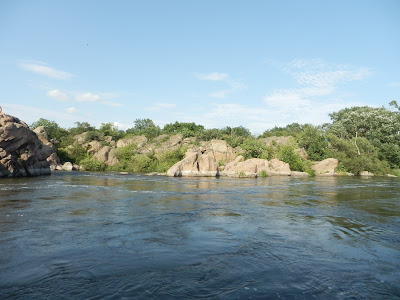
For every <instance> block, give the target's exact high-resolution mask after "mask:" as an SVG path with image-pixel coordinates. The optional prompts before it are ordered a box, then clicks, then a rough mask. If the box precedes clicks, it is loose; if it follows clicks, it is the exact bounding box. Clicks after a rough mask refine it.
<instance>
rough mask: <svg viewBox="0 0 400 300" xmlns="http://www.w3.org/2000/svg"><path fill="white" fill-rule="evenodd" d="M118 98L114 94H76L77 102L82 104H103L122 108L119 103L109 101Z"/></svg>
mask: <svg viewBox="0 0 400 300" xmlns="http://www.w3.org/2000/svg"><path fill="white" fill-rule="evenodd" d="M115 97H117V96H116V95H115V94H113V93H90V92H85V93H75V100H76V101H77V102H81V103H85V102H87V103H101V104H104V105H107V106H113V107H121V106H122V105H121V104H120V103H117V102H113V101H110V100H109V99H112V98H115Z"/></svg>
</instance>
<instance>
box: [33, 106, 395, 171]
mask: <svg viewBox="0 0 400 300" xmlns="http://www.w3.org/2000/svg"><path fill="white" fill-rule="evenodd" d="M390 106H391V107H392V109H386V108H384V107H380V108H375V107H368V106H361V107H351V108H345V109H342V110H339V111H337V112H333V113H331V114H330V117H331V120H332V122H331V123H328V124H324V125H322V126H314V125H311V124H303V125H302V124H298V123H292V124H289V125H287V126H285V127H274V128H272V129H270V130H267V131H265V132H264V133H263V134H262V135H261V136H260V137H259V138H255V137H254V136H252V135H251V132H250V131H249V130H248V129H247V128H245V127H243V126H237V127H230V126H226V127H224V128H221V129H217V128H211V129H206V128H205V127H204V126H203V125H199V124H196V123H194V122H174V123H169V124H166V125H165V126H164V127H163V128H160V127H159V126H158V125H156V124H155V123H154V122H153V121H152V120H151V119H148V118H144V119H136V120H135V121H134V126H133V127H132V128H130V129H128V130H126V131H122V130H119V129H118V128H117V126H115V124H114V123H102V124H101V126H100V128H99V129H97V128H96V127H94V126H92V125H90V124H89V123H88V122H76V123H75V125H76V126H75V127H72V128H70V129H68V130H66V129H63V128H61V127H60V126H59V125H58V124H57V123H56V122H54V121H49V120H46V119H43V118H41V119H39V120H38V121H36V122H34V123H32V125H31V128H33V129H34V128H37V127H39V126H44V127H45V129H46V132H47V134H48V136H49V140H50V141H51V142H52V143H53V144H54V145H55V146H56V148H57V153H58V155H59V157H60V158H61V160H62V161H71V162H74V163H78V164H79V163H82V164H84V165H87V166H88V168H91V169H95V170H101V169H103V166H101V165H100V164H98V162H96V161H94V160H93V157H92V156H90V155H89V154H88V149H89V148H90V145H88V143H89V142H91V141H94V140H96V141H98V142H100V143H101V144H102V145H103V146H106V145H107V146H113V145H115V143H114V142H116V141H118V139H121V138H124V137H127V136H132V135H144V136H146V137H147V139H148V140H149V142H151V141H152V140H153V139H154V138H155V137H157V136H160V135H161V134H164V135H166V136H165V140H164V139H159V140H158V141H157V143H162V142H163V141H166V140H168V136H171V135H175V134H182V136H183V137H184V138H188V137H191V138H193V139H191V140H190V141H191V142H193V143H196V144H199V143H201V142H202V141H210V140H212V139H222V140H225V141H226V142H227V143H228V144H229V145H230V146H232V147H233V148H236V150H237V151H238V153H241V154H242V155H243V156H244V157H245V158H246V159H247V158H266V159H272V158H278V159H280V160H282V161H285V162H287V163H289V164H290V167H291V169H292V170H299V171H302V170H303V171H307V172H310V170H311V165H312V163H313V161H319V160H323V159H325V158H328V157H333V158H337V159H338V160H339V167H338V169H339V170H341V171H343V172H352V173H355V174H357V173H359V172H361V171H364V170H367V171H371V172H374V173H377V174H385V173H387V172H389V171H390V169H392V170H397V169H399V170H398V171H393V172H397V173H396V174H399V175H400V107H399V105H398V104H397V102H396V101H392V102H391V103H390ZM77 135H81V136H77ZM110 136H111V137H112V138H111V139H110V138H109V137H110ZM271 136H291V137H292V138H290V139H289V142H288V143H287V144H286V145H280V144H279V143H271V144H268V146H267V145H266V141H265V140H263V139H262V138H267V137H271ZM299 148H303V149H304V150H305V152H306V155H305V153H304V151H302V149H299ZM117 150H118V151H117V152H118V158H119V160H120V162H121V164H120V165H118V166H117V168H120V169H121V170H128V169H129V170H140V171H150V170H156V171H160V172H161V171H162V172H163V171H165V170H166V169H167V168H168V167H169V166H170V165H171V164H172V163H175V162H177V161H178V160H179V159H181V158H182V157H183V156H184V152H185V148H184V147H183V146H182V147H181V148H179V149H178V150H174V151H172V152H168V153H164V154H161V155H155V154H154V152H151V151H150V152H149V153H146V154H143V153H141V152H140V149H136V148H135V146H134V145H132V146H129V147H125V148H124V149H117ZM300 154H301V155H300Z"/></svg>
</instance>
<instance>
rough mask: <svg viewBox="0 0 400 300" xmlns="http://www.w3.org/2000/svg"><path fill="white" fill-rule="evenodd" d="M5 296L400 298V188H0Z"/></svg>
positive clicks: (138, 181) (37, 181)
mask: <svg viewBox="0 0 400 300" xmlns="http://www.w3.org/2000/svg"><path fill="white" fill-rule="evenodd" d="M0 298H1V299H197V298H203V299H396V298H397V299H399V298H400V179H398V178H384V177H379V178H378V177H376V178H358V177H343V178H342V177H340V178H339V177H335V178H328V177H325V178H312V179H301V178H297V179H296V178H290V177H269V178H258V179H233V178H218V179H216V178H167V177H147V176H144V175H141V174H130V175H126V176H123V175H118V174H116V173H83V172H74V173H55V174H53V175H51V176H48V177H37V178H18V179H1V180H0Z"/></svg>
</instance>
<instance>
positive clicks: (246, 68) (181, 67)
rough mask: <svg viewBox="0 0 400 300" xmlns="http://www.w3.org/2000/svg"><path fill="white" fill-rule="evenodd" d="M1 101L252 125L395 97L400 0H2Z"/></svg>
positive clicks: (34, 108) (323, 115)
mask: <svg viewBox="0 0 400 300" xmlns="http://www.w3.org/2000/svg"><path fill="white" fill-rule="evenodd" d="M0 78H1V88H0V105H1V106H2V107H3V110H4V111H5V112H6V113H9V114H12V115H15V116H17V117H19V118H20V119H22V120H24V121H25V122H27V123H28V124H29V123H32V122H33V121H36V120H38V119H39V118H41V117H42V118H46V119H49V120H54V121H56V122H57V123H58V124H60V125H61V126H63V127H65V128H68V127H73V126H74V122H76V121H80V122H82V121H88V122H89V123H91V124H92V125H95V126H99V125H100V124H101V123H102V122H117V123H116V124H118V125H119V126H120V128H121V129H127V128H129V127H132V126H133V125H134V121H135V120H136V119H138V118H150V119H152V120H153V121H154V122H155V123H156V124H158V125H160V126H163V125H164V124H166V123H170V122H174V121H181V122H196V123H198V124H202V125H204V126H206V127H207V128H222V127H224V126H239V125H242V126H245V127H247V128H249V129H250V130H251V131H252V132H253V133H255V134H258V133H262V132H263V131H265V130H266V129H269V128H272V127H274V126H275V125H276V126H284V125H286V124H289V123H292V122H298V123H312V124H322V123H324V122H328V121H329V116H328V113H331V112H334V111H337V110H339V109H341V108H344V107H350V106H357V105H370V106H382V105H385V106H388V103H389V102H390V101H391V100H400V97H399V95H400V1H397V0H394V1H388V0H376V1H368V0H362V1H355V0H354V1H349V0H346V1H341V0H334V1H333V0H326V1H308V0H304V1H267V0H265V1H217V0H214V1H183V0H182V1H173V0H171V1H161V0H160V1H152V0H148V1H40V0H38V1H18V0H12V1H11V0H10V1H8V0H3V1H0Z"/></svg>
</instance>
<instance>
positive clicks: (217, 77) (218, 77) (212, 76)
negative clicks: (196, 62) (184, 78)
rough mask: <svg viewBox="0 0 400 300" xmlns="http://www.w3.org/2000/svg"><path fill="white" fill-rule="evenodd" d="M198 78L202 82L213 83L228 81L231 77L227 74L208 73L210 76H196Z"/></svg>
mask: <svg viewBox="0 0 400 300" xmlns="http://www.w3.org/2000/svg"><path fill="white" fill-rule="evenodd" d="M196 77H197V78H198V79H200V80H211V81H220V80H224V79H227V78H228V77H229V75H228V74H227V73H217V72H213V73H208V74H196Z"/></svg>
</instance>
